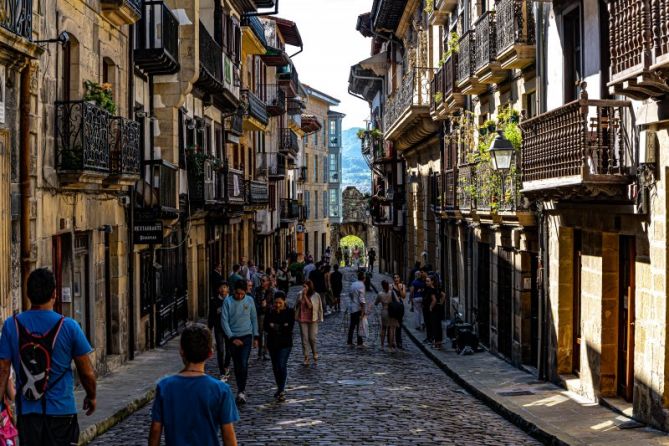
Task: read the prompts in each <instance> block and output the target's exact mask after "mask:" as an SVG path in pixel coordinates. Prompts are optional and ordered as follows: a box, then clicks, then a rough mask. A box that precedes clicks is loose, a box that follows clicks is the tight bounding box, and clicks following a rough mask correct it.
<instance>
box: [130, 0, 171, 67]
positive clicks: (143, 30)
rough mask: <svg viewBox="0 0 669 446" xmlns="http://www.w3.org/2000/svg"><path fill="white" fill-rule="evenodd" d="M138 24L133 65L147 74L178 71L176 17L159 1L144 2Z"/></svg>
mask: <svg viewBox="0 0 669 446" xmlns="http://www.w3.org/2000/svg"><path fill="white" fill-rule="evenodd" d="M142 10H143V12H142V18H141V19H140V21H139V22H138V23H137V33H136V39H135V51H134V58H135V65H137V66H138V67H140V68H141V69H142V70H144V71H145V72H147V73H149V74H172V73H176V72H177V71H179V20H178V19H177V18H176V17H175V16H174V14H173V13H172V11H170V8H169V7H167V5H165V3H164V2H162V1H146V2H144V6H143V8H142Z"/></svg>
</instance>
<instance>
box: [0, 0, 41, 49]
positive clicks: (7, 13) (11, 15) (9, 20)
mask: <svg viewBox="0 0 669 446" xmlns="http://www.w3.org/2000/svg"><path fill="white" fill-rule="evenodd" d="M1 11H2V14H1V15H0V26H2V27H3V28H5V29H6V30H7V31H9V32H12V33H14V34H16V35H17V36H21V37H23V38H25V39H28V40H32V39H33V38H32V35H33V2H32V0H12V1H5V2H4V8H2V10H1Z"/></svg>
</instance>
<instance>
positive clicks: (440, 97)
mask: <svg viewBox="0 0 669 446" xmlns="http://www.w3.org/2000/svg"><path fill="white" fill-rule="evenodd" d="M443 100H444V93H442V92H441V91H438V92H436V93H435V94H434V102H435V103H437V104H441V102H442V101H443Z"/></svg>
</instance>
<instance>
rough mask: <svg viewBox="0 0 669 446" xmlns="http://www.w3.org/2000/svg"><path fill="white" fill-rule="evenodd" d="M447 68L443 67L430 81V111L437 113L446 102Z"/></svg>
mask: <svg viewBox="0 0 669 446" xmlns="http://www.w3.org/2000/svg"><path fill="white" fill-rule="evenodd" d="M445 68H446V66H445V65H442V66H441V68H439V69H438V70H437V72H436V73H435V75H434V77H433V78H432V80H431V81H430V93H431V95H430V110H431V111H435V110H436V109H437V107H439V106H440V105H441V104H442V103H443V102H444V97H445V96H444V77H445V73H444V70H445Z"/></svg>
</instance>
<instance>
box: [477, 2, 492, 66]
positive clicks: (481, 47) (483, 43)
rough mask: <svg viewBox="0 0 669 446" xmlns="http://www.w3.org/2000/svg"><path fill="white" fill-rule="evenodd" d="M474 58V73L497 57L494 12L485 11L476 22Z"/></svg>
mask: <svg viewBox="0 0 669 446" xmlns="http://www.w3.org/2000/svg"><path fill="white" fill-rule="evenodd" d="M475 27H476V28H475V31H474V35H475V37H474V39H475V41H476V45H475V48H476V49H475V50H474V57H475V68H476V71H479V70H481V69H482V68H485V67H486V66H487V65H488V64H490V63H491V62H493V61H495V60H496V59H495V58H496V56H497V44H496V34H495V33H496V28H495V12H494V11H486V12H484V13H483V14H481V17H479V19H478V20H477V21H476V24H475Z"/></svg>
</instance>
